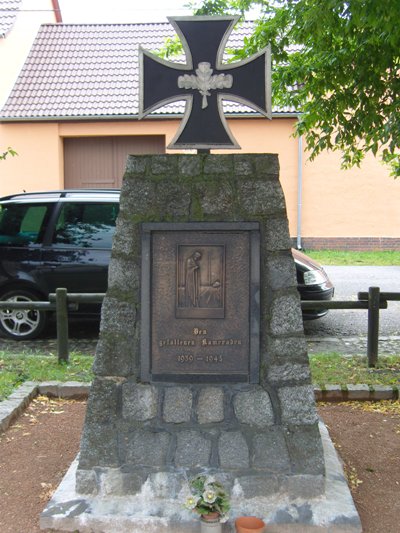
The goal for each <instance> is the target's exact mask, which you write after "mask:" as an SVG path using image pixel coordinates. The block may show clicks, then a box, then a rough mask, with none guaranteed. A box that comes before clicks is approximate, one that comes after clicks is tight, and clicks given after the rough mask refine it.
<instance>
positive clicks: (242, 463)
mask: <svg viewBox="0 0 400 533" xmlns="http://www.w3.org/2000/svg"><path fill="white" fill-rule="evenodd" d="M188 22H190V21H187V20H186V19H175V23H176V24H177V28H178V30H179V31H178V33H179V34H180V35H181V36H184V39H185V43H186V45H187V43H188V42H189V43H190V47H189V48H190V50H192V54H189V52H188V49H187V46H186V53H187V56H190V57H191V59H190V60H189V61H188V63H189V67H190V68H188V69H187V70H189V72H190V74H185V75H183V76H182V74H181V72H178V73H177V72H176V71H175V67H174V68H172V67H171V66H168V65H165V64H163V62H161V61H160V60H158V59H154V58H150V56H149V55H148V54H144V55H143V57H142V68H143V69H144V72H143V79H144V80H145V84H147V83H151V80H152V76H155V75H157V76H159V75H160V74H159V69H161V70H162V72H163V77H164V78H165V79H166V80H167V81H166V82H165V85H164V90H166V91H167V97H166V98H165V97H161V96H160V94H161V93H160V94H158V92H157V94H155V95H150V96H149V97H147V100H146V98H145V97H144V96H143V93H142V104H143V103H144V105H145V106H146V108H147V109H148V110H152V109H154V108H155V106H156V105H160V103H161V105H163V103H165V102H166V100H169V101H171V99H172V98H175V97H176V95H178V96H177V97H178V98H181V90H185V91H186V90H189V91H192V92H191V95H190V97H189V100H190V102H189V104H188V107H189V108H190V113H189V115H188V116H187V117H186V119H185V124H184V127H183V128H181V130H180V132H179V134H178V136H177V138H176V139H175V140H174V142H173V144H174V147H190V148H193V146H196V147H197V148H199V147H200V148H201V149H207V148H210V146H215V144H212V143H211V145H210V144H208V143H207V142H206V138H205V137H203V133H201V134H200V139H199V138H198V131H199V128H200V129H202V128H201V124H200V126H199V120H200V122H201V121H203V125H204V124H205V123H206V124H207V128H211V130H212V127H213V126H212V122H208V121H209V120H210V121H211V118H203V117H202V115H201V109H203V110H204V109H208V107H210V108H211V109H212V114H213V115H214V116H215V115H217V116H218V117H221V115H220V112H221V109H220V106H221V100H222V96H221V95H220V94H218V93H219V91H222V92H223V95H224V97H226V94H227V92H228V96H229V97H232V95H233V97H234V99H236V100H238V99H239V100H241V101H244V100H247V99H248V98H253V97H254V98H255V99H256V100H257V102H258V104H256V107H263V109H264V112H265V113H268V104H267V100H268V98H267V97H266V92H265V90H264V88H263V89H262V90H261V93H260V94H256V92H254V91H253V92H252V94H248V95H245V93H246V85H245V81H243V83H242V77H241V76H242V72H244V71H242V69H243V68H244V69H245V73H244V74H243V80H245V79H246V78H247V79H248V78H249V76H250V77H251V76H253V75H254V76H255V78H256V79H259V77H260V76H261V77H263V76H264V77H265V74H266V72H268V68H267V67H266V57H267V56H266V55H265V54H264V55H263V54H259V55H258V56H257V58H255V59H254V61H252V60H251V59H250V60H248V61H247V62H246V63H245V65H242V66H241V67H235V68H236V70H235V69H234V68H230V69H227V68H225V67H224V68H222V67H221V64H220V63H219V59H218V58H219V57H220V56H221V54H222V51H221V50H222V49H223V46H222V45H221V43H224V42H225V40H226V32H227V31H228V30H229V28H230V26H231V24H232V22H233V21H232V19H231V18H219V17H217V19H208V18H207V19H203V18H201V20H200V21H199V20H197V19H195V21H194V22H192V24H194V25H195V26H196V24H199V23H202V24H217V28H216V30H215V31H214V32H212V34H213V35H216V38H215V39H216V40H212V39H211V41H212V43H211V45H210V46H211V51H210V49H208V54H209V55H207V54H206V55H205V57H203V55H201V54H202V50H203V48H204V46H205V44H204V43H200V45H199V43H196V42H193V39H192V38H191V37H190V35H191V29H190V28H191V26H190V24H189V25H188ZM194 33H195V34H196V35H199V34H200V35H202V34H204V35H210V32H209V31H208V32H206V31H204V32H199V31H195V32H194ZM216 43H217V44H216ZM203 45H204V46H203ZM208 45H209V43H208V44H207V46H208ZM193 49H195V52H193ZM196 54H197V55H196ZM210 54H211V55H210ZM213 54H214V55H213ZM216 56H217V60H215V59H214V58H215V57H216ZM210 57H212V59H210ZM260 58H262V59H261V60H260ZM205 59H207V61H205ZM214 61H215V63H214ZM205 63H207V64H208V67H207V66H204V64H205ZM210 64H212V66H213V69H211V67H210ZM251 65H253V66H254V68H253V70H251V71H250V66H251ZM214 66H215V67H216V68H215V69H214ZM180 68H181V67H180ZM193 69H196V74H195V73H193ZM202 69H203V70H202ZM182 70H183V69H182V68H181V71H182ZM206 70H207V71H209V70H215V72H217V74H212V73H210V72H208V74H207V76H208V78H207V76H203V78H204V77H206V78H207V79H208V80H209V81H208V82H207V83H208V84H207V85H206V86H205V87H204V86H203V87H202V88H201V90H200V89H199V80H198V79H197V78H202V74H201V72H202V71H203V72H204V71H206ZM222 70H223V72H221V71H222ZM212 76H216V79H215V80H214V81H210V80H212ZM221 76H222V77H221ZM267 77H268V76H267ZM263 79H264V78H263ZM203 81H204V80H203ZM160 85H162V84H161V83H160ZM258 85H259V84H258ZM234 90H235V91H237V93H236V94H234V93H233V91H234ZM157 91H158V88H157ZM229 91H231V92H230V93H229ZM145 94H146V93H145ZM221 94H222V93H221ZM238 94H239V96H238ZM205 100H206V101H205ZM146 102H147V103H146ZM142 109H143V107H142ZM218 122H219V123H220V125H221V127H220V126H218V128H217V133H215V138H214V139H213V141H214V142H215V143H216V145H218V146H221V145H227V144H230V145H233V146H235V144H236V143H235V141H234V140H233V138H232V137H231V135H230V134H229V133H227V132H226V130H225V126H224V120H223V119H219V120H218ZM193 125H194V130H193ZM203 129H204V128H203ZM218 132H219V133H218ZM100 329H101V330H100V338H99V343H98V347H97V351H96V359H95V363H94V373H95V379H94V381H93V384H92V388H91V393H90V398H89V402H88V408H87V415H86V420H85V425H84V430H83V436H82V442H81V449H80V456H79V462H78V464H77V465H75V466H74V467H73V468H72V469H71V472H70V474H69V480H70V483H71V480H72V484H75V482H76V486H75V487H74V488H71V487H70V488H71V490H72V492H73V494H72V493H71V494H70V496H69V497H68V498H66V497H65V495H66V491H64V493H63V492H62V491H61V494H58V495H57V494H56V495H55V498H54V501H53V502H52V503H51V504H50V505H49V506H48V508H47V509H46V511H45V512H44V513H43V515H42V526H43V527H53V528H57V527H58V528H59V529H62V528H64V529H63V530H66V531H74V530H76V529H77V530H79V531H82V532H86V531H99V532H100V531H101V532H103V531H104V532H113V533H115V532H125V531H126V532H128V531H130V532H134V533H139V532H141V533H142V532H145V531H152V532H167V531H168V532H195V531H198V530H199V524H198V522H197V521H196V520H195V519H193V516H192V515H191V514H190V513H189V512H188V511H186V510H184V508H183V505H182V504H183V501H182V494H183V492H184V489H185V487H186V485H187V481H188V479H189V478H190V477H191V476H193V475H195V474H198V473H207V474H213V475H215V476H216V477H217V478H218V479H219V480H220V481H222V482H223V483H224V485H225V486H226V487H227V488H228V489H229V491H230V492H231V495H232V518H234V517H235V516H237V515H239V514H250V515H257V516H259V517H261V518H263V519H264V520H265V521H266V522H267V523H268V524H274V527H275V529H271V531H289V530H290V531H292V530H295V529H285V528H287V527H288V524H291V527H295V526H293V524H298V525H299V528H300V529H298V531H302V532H304V531H308V529H307V528H310V529H309V531H314V530H316V531H317V530H324V529H325V530H327V529H328V527H329V528H330V529H329V531H360V527H359V521H358V516H357V513H356V512H355V510H354V507H353V505H352V501H351V497H350V496H349V493H348V492H346V490H347V488H346V484H345V482H344V479H343V477H342V478H340V475H339V474H340V468H339V467H337V466H332V465H333V464H335V465H336V463H335V461H337V460H336V459H335V455H334V452H333V451H332V449H331V448H329V445H328V448H327V445H326V444H323V440H326V436H325V438H324V439H321V434H320V430H319V423H318V417H317V414H316V409H315V404H314V393H313V388H312V386H311V382H310V371H309V365H308V357H307V349H306V342H305V338H304V333H303V324H302V314H301V307H300V300H299V295H298V292H297V282H296V276H295V267H294V262H293V258H292V255H291V250H290V238H289V232H288V223H287V217H286V208H285V200H284V196H283V192H282V189H281V185H280V182H279V163H278V157H277V156H276V155H273V154H231V155H212V154H207V153H200V154H197V155H187V154H176V155H149V156H130V157H129V159H128V162H127V167H126V172H125V176H124V182H123V187H122V191H121V207H120V214H119V218H118V222H117V230H116V234H115V237H114V243H113V251H112V260H111V264H110V270H109V285H108V291H107V295H106V298H105V300H104V303H103V308H102V319H101V328H100ZM324 449H325V453H324ZM327 450H328V451H327ZM327 455H328V456H329V457H330V459H329V461H327ZM328 463H329V464H328ZM67 477H68V476H67ZM329 480H331V481H332V482H333V483H334V487H333V488H332V487H331V488H329V487H328V485H329V483H328V482H329ZM335 484H336V485H335ZM339 486H340V487H341V489H343V490H342V496H341V497H340V498H341V501H340V502H339V500H340V498H339V500H338V498H337V492H338V490H337V489H338V487H339ZM333 493H335V494H336V496H335V498H333V497H332V494H333ZM332 498H333V499H332ZM66 499H67V501H65V500H66ZM63 500H64V501H63ZM60 517H61V518H60ZM342 526H343V529H341V528H342ZM68 528H70V529H68ZM231 528H232V522H230V523H228V524H226V525H225V530H226V531H231V530H232V529H231ZM314 528H315V529H314Z"/></svg>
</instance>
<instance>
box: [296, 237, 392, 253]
mask: <svg viewBox="0 0 400 533" xmlns="http://www.w3.org/2000/svg"><path fill="white" fill-rule="evenodd" d="M292 243H293V247H294V248H296V247H297V239H296V238H293V239H292ZM301 244H302V248H304V249H305V250H354V251H366V252H368V251H373V250H378V251H384V250H400V238H391V237H303V238H302V239H301Z"/></svg>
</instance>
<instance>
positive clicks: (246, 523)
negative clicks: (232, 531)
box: [235, 516, 265, 533]
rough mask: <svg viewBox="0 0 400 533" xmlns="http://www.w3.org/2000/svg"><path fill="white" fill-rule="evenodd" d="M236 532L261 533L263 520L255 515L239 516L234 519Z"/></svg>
mask: <svg viewBox="0 0 400 533" xmlns="http://www.w3.org/2000/svg"><path fill="white" fill-rule="evenodd" d="M235 526H236V531H237V533H263V531H264V530H265V522H264V521H263V520H261V519H260V518H256V517H255V516H239V518H237V519H236V520H235Z"/></svg>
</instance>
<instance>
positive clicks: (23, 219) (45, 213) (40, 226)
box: [0, 204, 50, 246]
mask: <svg viewBox="0 0 400 533" xmlns="http://www.w3.org/2000/svg"><path fill="white" fill-rule="evenodd" d="M49 213H50V205H46V204H30V205H29V204H9V205H3V206H1V208H0V246H28V245H29V244H40V243H41V241H42V238H43V233H44V230H45V227H46V222H47V219H48V217H49Z"/></svg>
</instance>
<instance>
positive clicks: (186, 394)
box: [163, 387, 193, 424]
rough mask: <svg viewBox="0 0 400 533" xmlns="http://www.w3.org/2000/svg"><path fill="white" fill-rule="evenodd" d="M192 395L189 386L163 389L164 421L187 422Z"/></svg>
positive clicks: (189, 415) (190, 411)
mask: <svg viewBox="0 0 400 533" xmlns="http://www.w3.org/2000/svg"><path fill="white" fill-rule="evenodd" d="M192 402H193V395H192V391H191V390H190V388H189V387H170V388H167V389H166V390H165V396H164V408H163V418H164V420H165V422H170V423H171V422H172V423H174V424H179V423H182V422H189V420H190V417H191V413H192Z"/></svg>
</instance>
